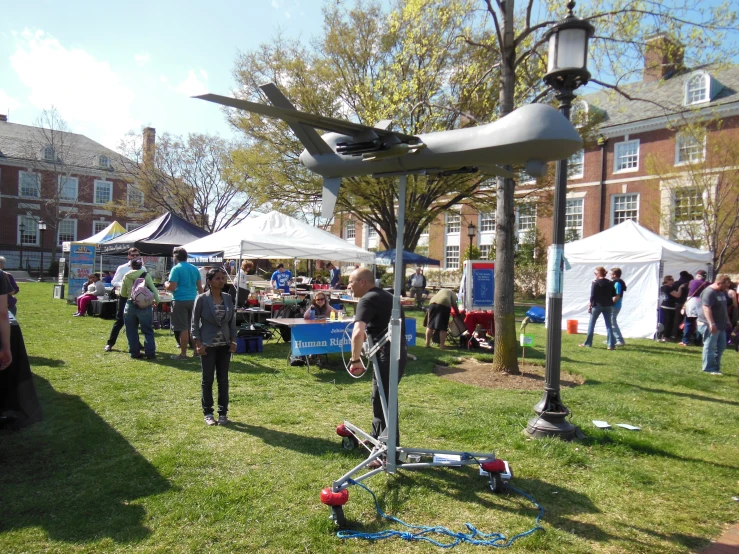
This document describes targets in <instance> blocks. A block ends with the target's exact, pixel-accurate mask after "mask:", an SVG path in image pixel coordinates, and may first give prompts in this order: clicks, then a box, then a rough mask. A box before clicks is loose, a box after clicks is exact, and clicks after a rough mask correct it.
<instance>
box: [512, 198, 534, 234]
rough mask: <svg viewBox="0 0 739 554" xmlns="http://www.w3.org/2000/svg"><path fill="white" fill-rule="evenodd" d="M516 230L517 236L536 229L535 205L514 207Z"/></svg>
mask: <svg viewBox="0 0 739 554" xmlns="http://www.w3.org/2000/svg"><path fill="white" fill-rule="evenodd" d="M516 229H517V230H518V233H519V234H522V233H525V232H526V231H529V230H531V229H536V205H535V204H520V205H519V206H518V207H516Z"/></svg>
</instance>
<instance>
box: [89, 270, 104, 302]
mask: <svg viewBox="0 0 739 554" xmlns="http://www.w3.org/2000/svg"><path fill="white" fill-rule="evenodd" d="M92 283H93V285H95V296H98V297H100V296H105V283H103V281H102V280H101V279H100V274H99V273H93V274H92Z"/></svg>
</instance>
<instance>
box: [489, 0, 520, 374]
mask: <svg viewBox="0 0 739 554" xmlns="http://www.w3.org/2000/svg"><path fill="white" fill-rule="evenodd" d="M513 8H514V0H506V2H505V3H504V13H503V20H502V28H503V44H502V45H501V88H500V117H504V116H506V115H508V114H509V113H511V112H512V111H513V100H514V90H515V72H514V61H515V46H514V36H513ZM506 169H509V170H510V169H512V168H511V167H510V166H507V167H506ZM514 187H515V183H514V181H513V179H505V178H503V177H498V182H497V198H498V206H497V208H496V211H495V216H496V217H495V221H496V233H495V353H494V354H493V370H494V371H498V372H503V373H512V374H519V373H520V371H519V369H518V345H517V344H516V319H515V313H514V310H513V271H514V268H513V260H514V238H515V232H516V230H515V224H516V216H515V211H514V202H513V198H514V194H513V193H514Z"/></svg>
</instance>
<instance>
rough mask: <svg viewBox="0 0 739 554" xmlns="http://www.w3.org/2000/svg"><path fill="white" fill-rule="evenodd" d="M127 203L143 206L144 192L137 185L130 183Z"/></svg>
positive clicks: (127, 190)
mask: <svg viewBox="0 0 739 554" xmlns="http://www.w3.org/2000/svg"><path fill="white" fill-rule="evenodd" d="M126 203H127V204H128V205H129V206H143V205H144V193H143V192H142V191H141V189H140V188H139V187H137V186H136V185H132V184H129V185H128V187H127V189H126Z"/></svg>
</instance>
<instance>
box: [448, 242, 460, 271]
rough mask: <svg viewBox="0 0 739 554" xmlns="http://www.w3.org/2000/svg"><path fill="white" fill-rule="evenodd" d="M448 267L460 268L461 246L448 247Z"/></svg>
mask: <svg viewBox="0 0 739 554" xmlns="http://www.w3.org/2000/svg"><path fill="white" fill-rule="evenodd" d="M446 268H447V269H459V246H458V245H457V246H447V247H446Z"/></svg>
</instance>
